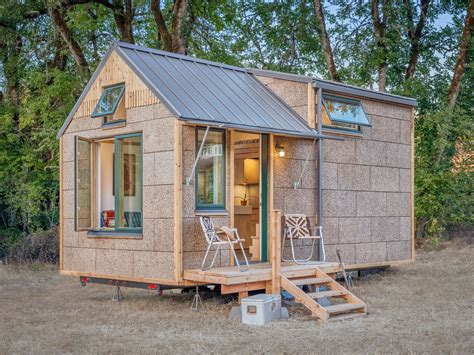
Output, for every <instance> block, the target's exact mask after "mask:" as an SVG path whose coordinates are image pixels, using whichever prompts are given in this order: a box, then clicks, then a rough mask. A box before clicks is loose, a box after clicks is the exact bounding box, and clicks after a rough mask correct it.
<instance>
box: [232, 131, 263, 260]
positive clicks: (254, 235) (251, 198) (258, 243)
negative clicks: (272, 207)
mask: <svg viewBox="0 0 474 355" xmlns="http://www.w3.org/2000/svg"><path fill="white" fill-rule="evenodd" d="M233 144H234V149H233V152H234V186H233V189H234V225H235V227H236V228H237V229H238V230H239V235H240V237H241V238H242V239H244V240H245V250H246V252H247V255H249V257H250V260H251V261H253V262H261V261H267V260H268V251H267V250H268V165H269V135H268V134H258V133H249V132H240V131H237V132H235V139H234V143H233ZM237 254H238V256H239V253H237Z"/></svg>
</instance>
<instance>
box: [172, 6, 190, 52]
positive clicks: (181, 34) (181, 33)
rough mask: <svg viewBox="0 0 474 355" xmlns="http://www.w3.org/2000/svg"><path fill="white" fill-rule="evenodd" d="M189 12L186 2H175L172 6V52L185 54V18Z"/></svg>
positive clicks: (186, 33)
mask: <svg viewBox="0 0 474 355" xmlns="http://www.w3.org/2000/svg"><path fill="white" fill-rule="evenodd" d="M188 10H189V1H188V0H175V2H174V4H173V20H172V44H173V52H175V53H180V54H186V51H187V37H188V28H187V26H186V17H187V15H188Z"/></svg>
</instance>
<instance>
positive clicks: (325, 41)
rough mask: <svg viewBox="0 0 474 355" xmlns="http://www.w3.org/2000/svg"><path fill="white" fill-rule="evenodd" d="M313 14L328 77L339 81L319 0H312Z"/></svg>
mask: <svg viewBox="0 0 474 355" xmlns="http://www.w3.org/2000/svg"><path fill="white" fill-rule="evenodd" d="M314 15H315V17H316V19H317V24H318V26H317V28H318V34H319V39H320V41H321V45H322V47H323V50H324V56H325V58H326V63H327V67H328V72H329V77H330V78H331V80H334V81H340V79H339V74H338V73H337V68H336V64H335V63H334V54H333V51H332V47H331V41H330V40H329V36H328V33H327V30H326V20H325V18H324V9H323V6H322V3H321V0H314Z"/></svg>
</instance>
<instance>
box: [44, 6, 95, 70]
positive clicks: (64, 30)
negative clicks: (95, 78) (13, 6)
mask: <svg viewBox="0 0 474 355" xmlns="http://www.w3.org/2000/svg"><path fill="white" fill-rule="evenodd" d="M48 14H49V16H50V17H51V21H52V22H53V24H54V27H55V28H56V30H57V31H58V32H59V34H60V35H61V37H62V38H63V40H64V42H65V43H66V44H67V46H68V48H69V50H70V51H71V54H72V56H73V58H74V61H75V62H76V64H77V66H78V68H79V71H80V72H81V74H82V76H83V77H84V78H86V77H89V75H90V68H89V63H88V62H87V59H86V57H85V55H84V52H83V51H82V48H81V46H80V45H79V43H78V42H77V41H76V39H75V38H74V36H73V35H72V32H71V30H70V29H69V26H68V25H67V22H66V19H65V10H64V9H63V8H61V7H54V6H53V7H48Z"/></svg>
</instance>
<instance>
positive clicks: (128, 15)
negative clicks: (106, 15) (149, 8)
mask: <svg viewBox="0 0 474 355" xmlns="http://www.w3.org/2000/svg"><path fill="white" fill-rule="evenodd" d="M113 6H114V8H115V9H114V10H113V11H114V19H115V23H116V24H117V28H118V30H119V32H120V40H121V41H122V42H127V43H132V44H133V43H135V39H134V37H133V26H132V21H133V17H134V11H133V7H132V0H123V1H122V0H113Z"/></svg>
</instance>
